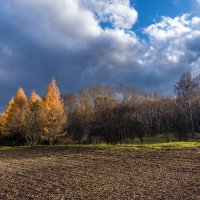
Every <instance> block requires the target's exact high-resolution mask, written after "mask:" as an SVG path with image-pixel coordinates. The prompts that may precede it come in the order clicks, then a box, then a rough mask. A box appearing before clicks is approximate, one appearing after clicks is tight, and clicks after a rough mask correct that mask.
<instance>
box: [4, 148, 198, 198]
mask: <svg viewBox="0 0 200 200" xmlns="http://www.w3.org/2000/svg"><path fill="white" fill-rule="evenodd" d="M0 199H2V200H7V199H9V200H11V199H12V200H17V199H20V200H25V199H27V200H28V199H29V200H31V199H34V200H35V199H38V200H48V199H52V200H62V199H63V200H64V199H66V200H67V199H138V200H140V199H141V200H146V199H147V200H149V199H152V200H156V199H160V200H164V199H169V200H174V199H177V200H184V199H190V200H191V199H195V200H198V199H200V149H198V148H196V149H160V150H155V149H154V150H152V149H151V150H150V149H141V150H134V149H131V148H125V149H120V148H108V147H106V148H94V147H92V148H86V147H84V148H83V147H33V148H19V149H12V150H1V151H0Z"/></svg>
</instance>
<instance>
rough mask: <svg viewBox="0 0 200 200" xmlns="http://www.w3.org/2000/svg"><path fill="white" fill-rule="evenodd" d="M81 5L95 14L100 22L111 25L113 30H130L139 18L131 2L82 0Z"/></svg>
mask: <svg viewBox="0 0 200 200" xmlns="http://www.w3.org/2000/svg"><path fill="white" fill-rule="evenodd" d="M80 3H81V4H82V5H83V6H84V7H87V8H88V9H89V10H91V11H92V12H94V13H95V14H96V16H97V18H98V20H99V22H105V23H111V26H112V27H113V28H118V29H130V28H131V27H132V26H133V25H134V24H135V22H136V20H137V17H138V14H137V11H136V10H135V9H134V8H133V7H131V5H130V1H129V0H91V1H88V0H80Z"/></svg>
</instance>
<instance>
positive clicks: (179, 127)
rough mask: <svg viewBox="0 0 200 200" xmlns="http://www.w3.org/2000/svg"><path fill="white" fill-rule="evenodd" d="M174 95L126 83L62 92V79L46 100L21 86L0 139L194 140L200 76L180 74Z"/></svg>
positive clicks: (0, 122) (199, 124) (2, 120)
mask: <svg viewBox="0 0 200 200" xmlns="http://www.w3.org/2000/svg"><path fill="white" fill-rule="evenodd" d="M174 91H175V94H174V95H171V96H170V95H163V94H161V93H150V92H143V91H140V90H138V89H136V88H132V87H126V86H120V87H117V88H115V87H106V86H95V87H91V88H85V89H83V90H82V91H81V92H80V93H79V94H75V93H66V94H63V95H62V96H61V95H60V92H59V89H58V87H57V85H56V81H55V80H54V79H53V80H52V81H51V83H50V84H49V87H48V89H47V92H46V94H45V95H44V97H43V98H41V97H40V96H39V95H38V94H37V93H36V92H34V91H33V92H32V94H31V96H30V97H29V98H27V97H26V95H25V92H24V90H23V89H22V88H19V90H18V91H17V93H16V95H15V97H14V98H12V99H11V100H10V102H9V103H8V106H7V108H6V109H5V111H4V112H3V113H2V114H1V116H0V133H1V136H0V143H1V144H2V145H22V144H30V145H36V144H55V143H59V144H65V143H100V142H106V143H108V144H117V143H124V142H133V140H134V139H135V138H136V137H137V138H139V139H140V141H141V143H143V138H144V137H154V136H155V135H158V134H159V135H160V134H162V135H164V136H165V138H166V141H168V142H169V140H170V136H171V135H173V136H174V137H175V138H177V140H180V141H182V140H193V139H195V137H196V133H197V132H199V131H200V78H199V76H198V77H195V78H193V77H192V76H191V74H190V73H184V74H182V75H181V76H180V79H179V80H178V82H177V84H176V85H175V87H174Z"/></svg>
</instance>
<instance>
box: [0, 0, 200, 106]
mask: <svg viewBox="0 0 200 200" xmlns="http://www.w3.org/2000/svg"><path fill="white" fill-rule="evenodd" d="M0 5H1V6H0V24H1V26H0V91H1V95H0V107H1V108H3V107H5V105H6V104H7V102H8V100H9V99H10V98H11V97H12V96H13V95H14V94H15V92H16V90H17V88H18V87H23V88H24V89H25V91H26V93H27V95H29V94H30V93H31V90H32V89H35V90H36V91H38V92H39V94H40V95H41V96H43V94H44V92H45V90H46V88H47V85H48V83H49V81H50V80H51V78H52V77H53V76H54V77H55V78H56V79H57V82H58V85H59V87H60V89H61V92H78V91H80V90H81V89H82V88H84V87H90V86H94V85H114V86H116V85H121V84H123V85H128V86H136V87H138V88H140V89H143V90H149V91H160V92H163V93H168V92H172V91H173V86H174V84H175V83H176V81H177V79H178V78H179V76H180V75H181V74H182V73H183V72H188V71H190V72H191V73H192V74H193V75H194V76H195V75H198V74H200V15H199V13H200V0H151V1H150V0H149V1H148V0H134V1H129V0H59V1H56V0H34V1H33V0H6V1H5V0H0Z"/></svg>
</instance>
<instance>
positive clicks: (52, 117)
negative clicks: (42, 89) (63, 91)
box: [1, 79, 67, 140]
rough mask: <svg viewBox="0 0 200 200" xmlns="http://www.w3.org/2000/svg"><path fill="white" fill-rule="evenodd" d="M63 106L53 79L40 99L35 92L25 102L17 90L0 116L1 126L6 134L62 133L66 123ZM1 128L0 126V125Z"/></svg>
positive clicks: (23, 94)
mask: <svg viewBox="0 0 200 200" xmlns="http://www.w3.org/2000/svg"><path fill="white" fill-rule="evenodd" d="M66 119H67V118H66V114H65V110H64V104H63V101H62V99H61V96H60V91H59V89H58V87H57V85H56V81H55V79H53V80H52V81H51V83H50V84H49V86H48V89H47V92H46V94H45V96H44V98H43V99H42V98H41V97H40V96H39V95H38V94H37V93H36V92H35V91H33V92H32V93H31V95H30V98H29V99H28V100H27V97H26V94H25V92H24V90H23V89H22V88H19V89H18V91H17V93H16V96H15V98H12V99H11V100H10V101H9V103H8V106H7V108H6V109H5V112H4V113H3V115H2V119H1V124H3V130H4V132H7V133H12V132H19V133H24V134H26V133H29V134H30V133H31V134H33V135H36V134H38V131H39V132H40V133H39V134H40V135H42V134H49V136H51V137H50V139H51V140H52V135H56V134H59V133H61V132H62V128H63V125H64V124H65V123H66ZM1 126H2V125H1Z"/></svg>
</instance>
